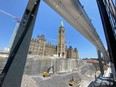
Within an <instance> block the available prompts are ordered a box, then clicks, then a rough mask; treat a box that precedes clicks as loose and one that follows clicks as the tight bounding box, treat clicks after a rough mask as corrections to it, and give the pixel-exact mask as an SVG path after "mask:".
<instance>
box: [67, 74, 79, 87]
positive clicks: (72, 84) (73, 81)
mask: <svg viewBox="0 0 116 87" xmlns="http://www.w3.org/2000/svg"><path fill="white" fill-rule="evenodd" d="M68 84H69V86H74V85H76V84H77V83H76V81H75V79H74V77H73V76H72V79H71V80H70V81H69V83H68Z"/></svg>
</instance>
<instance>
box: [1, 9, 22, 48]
mask: <svg viewBox="0 0 116 87" xmlns="http://www.w3.org/2000/svg"><path fill="white" fill-rule="evenodd" d="M0 12H1V13H3V14H5V15H7V16H9V17H11V18H13V19H15V20H16V22H17V24H16V26H15V28H14V30H13V34H12V36H11V38H10V41H9V46H8V48H9V49H11V46H12V44H13V41H14V38H15V36H16V33H17V30H18V27H19V25H20V22H21V19H20V18H17V17H16V16H14V15H12V14H10V13H8V12H6V11H4V10H1V9H0Z"/></svg>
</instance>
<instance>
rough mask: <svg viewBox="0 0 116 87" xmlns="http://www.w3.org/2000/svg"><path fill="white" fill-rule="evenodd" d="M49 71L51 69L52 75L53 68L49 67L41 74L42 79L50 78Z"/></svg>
mask: <svg viewBox="0 0 116 87" xmlns="http://www.w3.org/2000/svg"><path fill="white" fill-rule="evenodd" d="M50 69H52V71H53V73H54V66H51V67H49V68H48V69H47V71H46V72H43V77H48V76H50Z"/></svg>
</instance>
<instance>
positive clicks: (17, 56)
mask: <svg viewBox="0 0 116 87" xmlns="http://www.w3.org/2000/svg"><path fill="white" fill-rule="evenodd" d="M39 3H40V0H29V2H28V5H27V7H26V10H25V12H24V15H23V18H22V20H21V23H20V26H19V29H18V31H17V34H16V37H15V40H14V42H13V45H12V48H11V51H10V54H9V57H8V61H7V63H6V65H5V67H4V69H3V71H2V73H1V75H0V87H20V86H21V80H22V75H23V71H24V67H25V63H26V58H27V54H28V49H29V44H30V40H31V36H32V32H33V28H34V24H35V20H36V16H37V12H38V8H39Z"/></svg>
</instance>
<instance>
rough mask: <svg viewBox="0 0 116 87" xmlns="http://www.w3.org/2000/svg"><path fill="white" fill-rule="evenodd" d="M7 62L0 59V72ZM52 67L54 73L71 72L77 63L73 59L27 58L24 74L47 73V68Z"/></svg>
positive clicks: (4, 59)
mask: <svg viewBox="0 0 116 87" xmlns="http://www.w3.org/2000/svg"><path fill="white" fill-rule="evenodd" d="M6 61H7V58H0V71H1V70H2V69H3V67H4V66H5V64H6ZM52 65H54V72H55V73H60V72H65V71H69V70H70V71H71V70H73V69H74V68H76V66H77V61H76V60H75V59H66V58H48V57H46V58H45V57H34V56H33V57H28V58H27V62H26V66H25V72H24V73H25V74H29V75H32V74H40V73H42V72H44V71H47V69H48V68H49V67H51V66H52Z"/></svg>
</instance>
